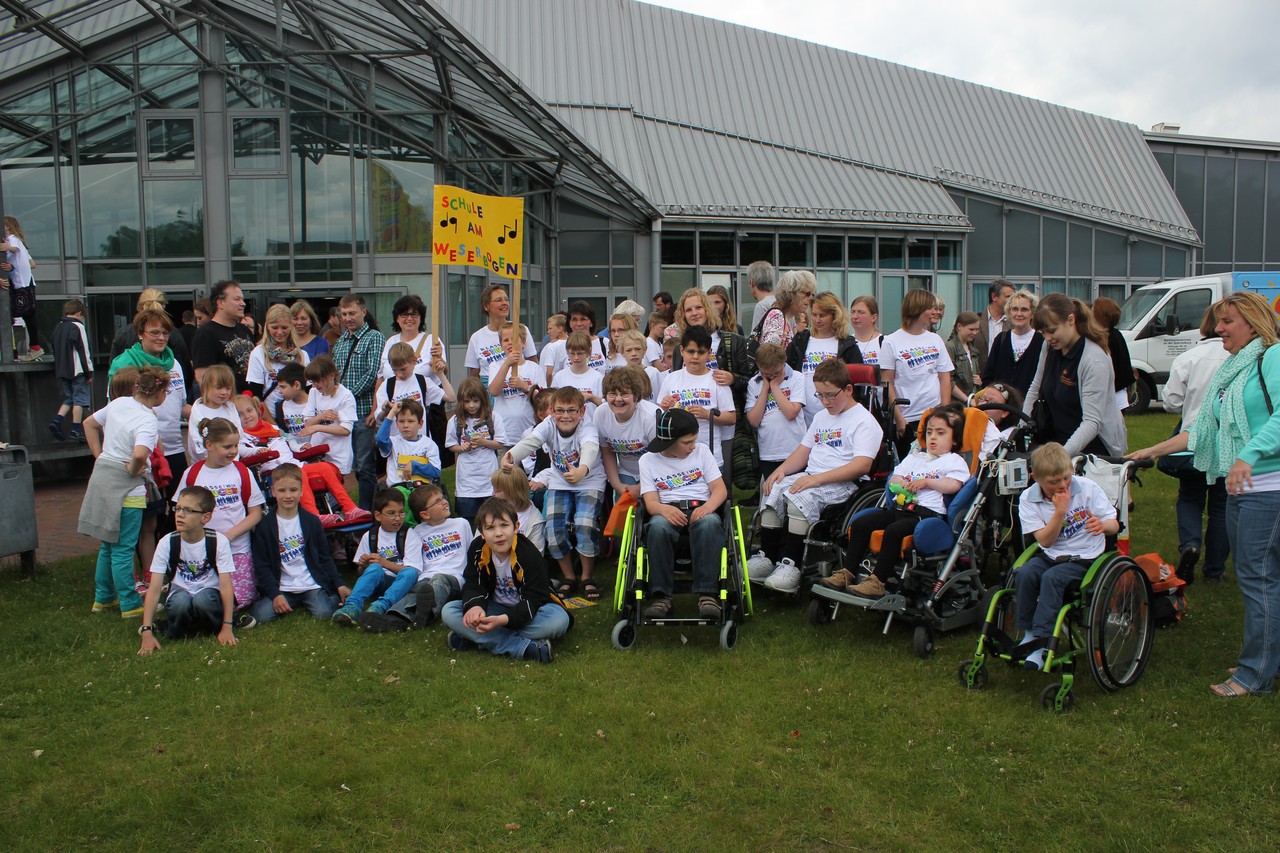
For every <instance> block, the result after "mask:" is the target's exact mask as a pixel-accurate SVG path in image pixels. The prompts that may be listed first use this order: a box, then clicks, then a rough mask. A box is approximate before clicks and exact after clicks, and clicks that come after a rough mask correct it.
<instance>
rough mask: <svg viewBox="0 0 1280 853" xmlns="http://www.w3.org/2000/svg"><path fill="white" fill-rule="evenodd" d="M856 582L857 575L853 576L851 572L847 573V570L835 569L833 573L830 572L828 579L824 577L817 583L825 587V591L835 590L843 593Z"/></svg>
mask: <svg viewBox="0 0 1280 853" xmlns="http://www.w3.org/2000/svg"><path fill="white" fill-rule="evenodd" d="M857 580H858V577H857V575H855V574H854V573H853V572H851V571H849V570H848V569H837V570H836V571H835V572H832V574H831V576H830V577H825V578H823V579H822V580H820V581H818V583H819V584H821V585H822V586H825V587H826V588H827V589H834V590H837V591H838V592H844V591H845V590H847V589H848V588H849V587H851V586H853V585H854V583H856V582H857Z"/></svg>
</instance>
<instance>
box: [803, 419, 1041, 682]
mask: <svg viewBox="0 0 1280 853" xmlns="http://www.w3.org/2000/svg"><path fill="white" fill-rule="evenodd" d="M927 420H928V412H926V413H925V415H924V416H923V417H921V419H920V431H919V433H918V434H919V435H920V436H923V434H924V428H925V424H926V422H927ZM986 426H987V415H986V413H985V412H983V411H981V410H978V409H972V408H970V409H966V410H965V426H964V433H963V436H964V441H963V443H962V445H961V448H960V450H959V451H958V452H959V453H960V455H961V456H962V457H964V458H965V460H966V461H967V462H968V463H969V471H970V473H971V474H973V475H974V476H973V477H971V479H969V480H968V481H967V482H966V483H965V484H964V486H963V487H962V488H961V489H960V490H959V491H958V492H956V493H955V494H954V495H950V496H948V498H947V499H946V508H947V512H946V516H945V517H940V518H938V517H935V518H926V519H923V520H921V521H920V522H919V523H918V524H917V525H916V528H915V531H914V532H913V534H912V535H910V536H908V537H906V539H905V540H903V543H902V555H901V556H902V564H901V566H900V568H899V570H898V572H897V574H896V576H895V577H894V578H892V579H890V581H888V582H887V583H886V587H887V591H886V593H885V594H884V595H883V596H881V597H879V598H867V597H864V596H860V595H857V594H855V593H851V592H847V591H842V590H837V589H832V588H830V587H827V586H823V585H822V584H820V583H815V584H813V586H812V588H811V595H810V599H809V613H808V617H809V623H810V624H811V625H815V626H821V625H826V624H829V623H830V622H832V621H833V620H834V619H835V618H836V615H837V613H838V612H839V610H840V607H841V606H842V605H849V606H852V607H860V608H862V609H864V610H868V611H871V612H875V613H884V614H885V621H884V628H883V632H882V633H884V634H888V633H889V630H890V628H891V627H892V626H893V623H894V621H895V620H897V619H903V620H906V621H909V622H910V624H911V625H912V626H913V631H912V649H913V651H914V652H915V654H916V655H917V656H918V657H921V658H927V657H929V656H930V655H931V654H932V653H933V649H934V637H935V635H936V634H937V633H938V632H940V631H952V630H955V629H957V628H963V627H965V626H968V625H974V624H977V623H978V621H979V620H980V619H981V617H982V614H983V612H985V611H984V610H983V607H982V604H983V599H984V593H985V588H984V586H983V582H982V577H981V574H982V569H983V566H984V565H985V563H986V559H987V555H988V548H987V542H988V537H987V535H986V534H985V525H986V513H985V507H986V504H987V501H988V499H989V497H990V495H991V494H992V493H993V492H994V491H995V487H996V485H997V483H998V481H999V479H1000V477H1001V476H1002V474H1003V475H1004V476H1006V477H1007V476H1008V473H1007V471H1006V469H1005V467H1003V466H1004V458H1003V452H1004V451H1005V450H1006V449H1007V446H1008V445H1009V444H1010V443H1009V442H1004V443H1002V445H1001V446H998V447H997V449H996V452H995V453H993V456H992V459H990V460H988V461H987V462H980V461H979V452H980V450H981V447H982V437H983V435H984V433H985V431H986ZM1022 471H1023V472H1024V474H1023V476H1024V480H1025V471H1026V468H1025V463H1024V465H1023V467H1022ZM1024 485H1025V482H1024ZM889 496H890V493H889V490H888V488H887V485H885V486H884V487H882V488H881V490H880V491H879V492H878V493H877V494H876V495H874V497H875V498H876V499H877V500H876V501H875V502H874V503H873V504H871V505H870V506H867V505H865V504H864V505H862V506H859V507H857V509H856V511H855V512H851V513H850V514H849V516H848V518H847V520H846V521H845V524H844V526H843V527H842V528H841V530H840V536H839V539H840V548H839V550H840V555H841V559H840V561H839V562H837V563H834V564H833V565H831V566H829V567H828V566H825V565H824V566H822V568H823V569H829V570H828V571H825V572H823V573H822V574H823V575H824V576H825V575H829V574H830V573H831V571H832V570H834V569H837V568H839V567H840V566H841V565H842V564H843V543H844V542H845V541H847V539H848V536H849V525H850V524H851V523H852V522H853V520H854V518H855V517H856V516H857V515H858V514H859V513H860V512H862V511H863V510H864V509H874V508H876V507H877V506H880V505H882V501H885V500H888V499H889ZM882 539H883V532H882V531H876V532H875V533H873V534H872V536H871V549H870V553H871V554H877V553H879V551H880V547H881V542H882ZM861 568H862V569H863V570H864V571H866V572H870V570H871V557H870V554H869V555H868V557H867V559H866V560H864V562H863V565H862V567H861Z"/></svg>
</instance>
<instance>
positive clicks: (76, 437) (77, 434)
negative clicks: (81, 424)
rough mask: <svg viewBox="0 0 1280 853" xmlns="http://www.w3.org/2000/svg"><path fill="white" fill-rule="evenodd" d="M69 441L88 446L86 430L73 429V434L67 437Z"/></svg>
mask: <svg viewBox="0 0 1280 853" xmlns="http://www.w3.org/2000/svg"><path fill="white" fill-rule="evenodd" d="M67 440H68V441H78V442H80V443H81V444H88V443H89V440H88V439H87V438H85V437H84V430H82V429H76V428H75V427H72V428H71V434H70V435H68V436H67Z"/></svg>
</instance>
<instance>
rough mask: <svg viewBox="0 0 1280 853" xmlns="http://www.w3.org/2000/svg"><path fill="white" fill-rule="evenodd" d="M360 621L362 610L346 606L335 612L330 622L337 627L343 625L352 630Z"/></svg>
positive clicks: (349, 605)
mask: <svg viewBox="0 0 1280 853" xmlns="http://www.w3.org/2000/svg"><path fill="white" fill-rule="evenodd" d="M359 619H360V608H359V607H356V606H354V605H351V604H344V605H342V606H341V607H339V608H338V609H337V610H335V611H333V615H332V616H330V617H329V621H330V622H332V623H333V624H335V625H342V626H343V627H345V628H350V627H351V626H352V625H354V624H356V622H357V620H359Z"/></svg>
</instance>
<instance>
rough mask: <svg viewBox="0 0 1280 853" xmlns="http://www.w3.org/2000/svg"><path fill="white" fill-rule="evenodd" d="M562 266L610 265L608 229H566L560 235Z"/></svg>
mask: <svg viewBox="0 0 1280 853" xmlns="http://www.w3.org/2000/svg"><path fill="white" fill-rule="evenodd" d="M560 264H561V266H608V265H609V232H608V231H566V232H564V233H562V234H561V235H560Z"/></svg>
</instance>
